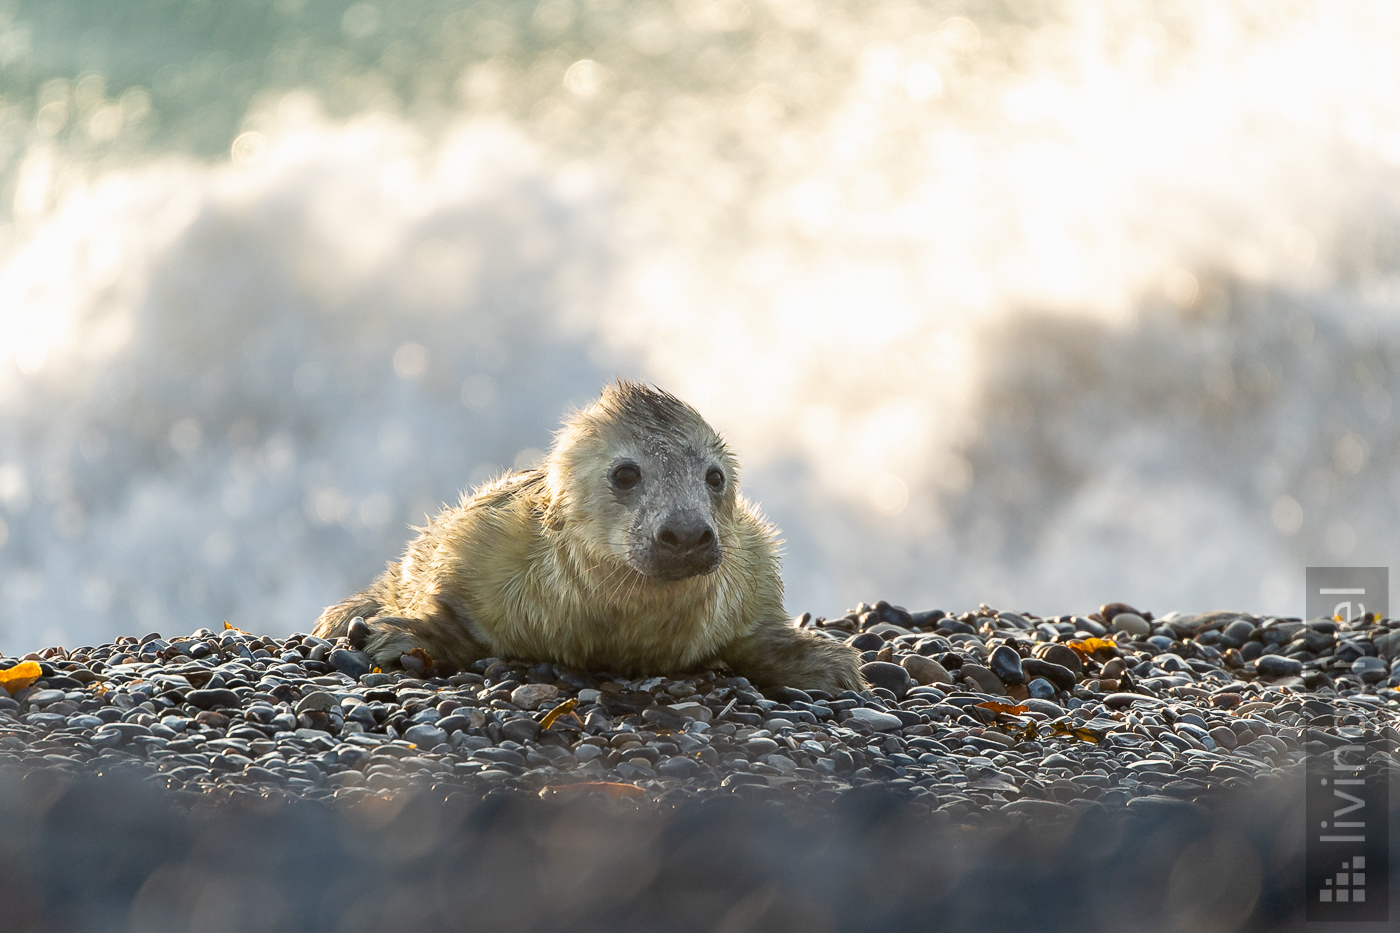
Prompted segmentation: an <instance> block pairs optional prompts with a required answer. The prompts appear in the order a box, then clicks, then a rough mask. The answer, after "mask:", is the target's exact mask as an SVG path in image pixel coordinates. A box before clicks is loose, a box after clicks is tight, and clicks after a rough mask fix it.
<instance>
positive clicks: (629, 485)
mask: <svg viewBox="0 0 1400 933" xmlns="http://www.w3.org/2000/svg"><path fill="white" fill-rule="evenodd" d="M544 471H545V474H546V477H547V480H548V483H549V487H550V493H551V496H550V499H551V510H550V511H551V514H550V515H549V516H548V520H549V522H550V524H551V525H553V526H554V527H555V528H562V527H563V526H564V525H568V526H570V527H569V531H570V534H569V535H568V537H569V539H570V540H571V541H573V542H576V543H578V544H581V545H582V546H583V547H584V548H585V549H586V550H587V551H588V552H590V554H591V555H592V556H593V557H595V559H596V558H603V557H607V558H611V559H614V560H620V561H622V562H624V563H626V564H627V565H629V566H630V567H631V568H632V569H633V570H635V571H637V572H638V573H641V574H644V575H645V576H648V577H651V578H653V579H656V580H665V581H676V580H684V579H687V578H689V577H695V576H699V575H702V574H708V573H711V572H713V571H714V570H715V569H716V568H717V567H718V566H719V565H720V561H721V559H722V557H723V554H724V547H725V543H726V541H725V539H726V533H727V531H728V530H729V526H730V525H731V524H732V520H733V516H734V510H735V503H736V501H737V492H736V485H737V483H736V481H737V479H738V466H737V464H736V463H735V461H734V457H733V455H732V454H731V453H730V452H729V448H728V447H726V446H725V444H724V441H723V439H721V438H720V436H719V435H718V434H716V433H715V431H714V429H713V428H711V427H710V426H709V425H708V424H706V423H705V419H704V418H701V417H700V413H699V412H697V411H696V410H695V409H693V408H691V407H690V406H689V405H687V404H686V403H685V402H682V401H681V400H680V399H678V398H676V397H675V396H674V395H670V394H669V393H666V392H662V391H660V390H659V389H654V388H652V387H650V386H647V385H642V384H640V383H635V382H626V381H622V380H619V381H618V382H616V383H614V384H612V385H610V386H608V387H607V388H606V389H605V390H604V391H603V395H602V397H601V398H599V399H598V400H597V401H596V402H594V403H593V404H592V405H590V406H588V407H587V408H585V409H584V410H582V411H580V412H577V413H576V414H574V416H573V417H571V418H570V419H569V420H568V421H567V422H565V424H564V428H563V430H562V431H560V433H559V435H558V436H557V438H556V439H555V443H554V447H553V449H552V450H551V451H550V454H549V458H548V460H547V461H546V463H545V464H544Z"/></svg>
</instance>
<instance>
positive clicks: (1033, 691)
mask: <svg viewBox="0 0 1400 933" xmlns="http://www.w3.org/2000/svg"><path fill="white" fill-rule="evenodd" d="M1026 690H1027V691H1029V692H1030V695H1031V697H1032V698H1034V699H1037V700H1053V699H1054V698H1055V685H1054V684H1052V683H1051V682H1050V681H1048V680H1046V679H1045V678H1044V677H1035V678H1032V679H1031V682H1030V683H1028V684H1026Z"/></svg>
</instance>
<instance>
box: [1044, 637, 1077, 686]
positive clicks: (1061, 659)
mask: <svg viewBox="0 0 1400 933" xmlns="http://www.w3.org/2000/svg"><path fill="white" fill-rule="evenodd" d="M1039 655H1040V660H1042V661H1045V662H1046V663H1047V664H1058V665H1060V666H1061V667H1063V668H1065V669H1066V670H1068V671H1069V672H1070V673H1072V674H1073V675H1074V676H1075V677H1076V678H1078V677H1080V676H1082V675H1083V674H1084V662H1083V661H1081V660H1080V659H1079V655H1078V654H1077V653H1076V652H1075V650H1074V649H1073V648H1069V647H1066V646H1065V645H1061V644H1050V645H1047V646H1046V647H1045V648H1043V649H1042V650H1041V651H1040V652H1039Z"/></svg>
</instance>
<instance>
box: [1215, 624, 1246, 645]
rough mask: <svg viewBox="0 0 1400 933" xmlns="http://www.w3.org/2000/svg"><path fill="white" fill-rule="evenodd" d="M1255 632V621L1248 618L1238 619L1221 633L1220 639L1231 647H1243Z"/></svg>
mask: <svg viewBox="0 0 1400 933" xmlns="http://www.w3.org/2000/svg"><path fill="white" fill-rule="evenodd" d="M1253 634H1254V623H1253V622H1250V621H1249V620H1247V619H1236V620H1235V621H1233V622H1231V623H1230V624H1229V625H1227V626H1225V630H1224V631H1223V632H1221V633H1220V640H1221V641H1223V642H1224V643H1225V644H1227V645H1229V646H1230V647H1231V648H1241V647H1243V646H1244V643H1245V642H1247V641H1249V637H1250V636H1251V635H1253Z"/></svg>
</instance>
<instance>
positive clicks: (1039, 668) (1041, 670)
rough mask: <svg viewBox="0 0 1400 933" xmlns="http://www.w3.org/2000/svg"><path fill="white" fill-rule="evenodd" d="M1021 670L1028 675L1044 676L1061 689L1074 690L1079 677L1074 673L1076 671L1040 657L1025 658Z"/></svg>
mask: <svg viewBox="0 0 1400 933" xmlns="http://www.w3.org/2000/svg"><path fill="white" fill-rule="evenodd" d="M1021 670H1023V671H1024V672H1025V675H1026V676H1027V677H1043V678H1044V679H1046V680H1048V681H1050V683H1052V684H1054V685H1055V686H1056V687H1057V688H1059V689H1060V690H1073V689H1074V685H1075V683H1076V682H1078V680H1079V678H1078V677H1076V676H1075V675H1074V671H1072V670H1070V669H1069V668H1067V667H1065V666H1063V665H1061V664H1054V663H1051V662H1050V661H1043V660H1041V659H1040V658H1024V659H1022V661H1021Z"/></svg>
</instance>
